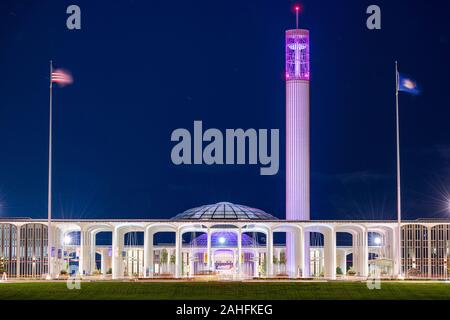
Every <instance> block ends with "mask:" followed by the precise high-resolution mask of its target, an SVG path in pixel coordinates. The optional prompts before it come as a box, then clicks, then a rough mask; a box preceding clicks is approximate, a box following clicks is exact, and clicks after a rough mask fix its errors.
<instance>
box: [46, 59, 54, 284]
mask: <svg viewBox="0 0 450 320" xmlns="http://www.w3.org/2000/svg"><path fill="white" fill-rule="evenodd" d="M52 72H53V64H52V61H51V60H50V115H49V135H48V199H47V201H48V202H47V210H48V211H47V232H48V234H47V261H48V278H50V279H51V278H52V276H53V266H52V261H51V260H52V243H53V241H52V240H53V239H52V238H53V237H52V228H51V227H52V122H53V121H52V120H53V119H52V113H53V106H52V87H53V85H52Z"/></svg>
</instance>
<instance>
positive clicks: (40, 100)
mask: <svg viewBox="0 0 450 320" xmlns="http://www.w3.org/2000/svg"><path fill="white" fill-rule="evenodd" d="M70 4H77V5H79V6H80V8H81V27H82V28H81V30H75V31H70V30H68V29H67V28H66V19H67V17H68V15H67V14H66V8H67V6H68V5H70ZM293 4H294V2H293V1H270V2H269V1H248V0H245V1H242V0H230V1H154V0H151V1H124V0H120V1H119V0H118V1H79V0H77V1H9V0H8V1H6V0H3V1H1V4H0V46H1V49H0V71H1V77H0V216H1V217H19V216H21V217H33V218H45V217H46V214H47V211H46V210H47V161H48V158H47V154H48V107H49V89H48V84H49V60H50V59H52V60H53V61H54V65H55V67H62V68H65V69H68V70H70V71H71V73H72V74H73V77H74V80H75V82H74V84H73V85H70V86H67V87H64V88H56V89H54V95H53V97H54V158H53V159H54V171H53V174H54V180H53V181H54V193H53V197H54V202H53V207H54V212H53V216H54V217H55V218H170V217H172V216H175V215H176V214H178V213H179V212H182V211H184V210H186V209H188V208H191V207H194V206H199V205H202V204H209V203H215V202H219V201H230V202H234V203H238V204H243V205H248V206H252V207H257V208H260V209H263V210H265V211H267V212H269V213H272V214H273V215H275V216H277V217H279V218H283V217H284V210H285V165H284V163H285V157H284V152H285V145H284V135H285V82H284V80H283V74H284V31H285V30H286V29H289V28H294V27H295V16H294V15H293V13H292V6H293ZM301 4H302V6H303V9H302V10H303V13H302V14H301V17H300V26H301V27H302V28H307V29H309V30H310V36H311V38H310V41H311V171H312V172H311V216H312V218H313V219H393V218H395V201H396V194H395V183H396V180H395V163H396V162H395V95H394V91H395V73H394V61H395V60H398V61H399V69H400V71H401V72H403V73H406V74H408V75H410V76H411V77H413V78H414V79H415V80H417V82H418V83H419V84H420V85H421V87H422V89H423V91H422V94H421V95H419V96H411V95H408V94H405V93H400V113H401V142H402V144H401V146H402V150H401V156H402V162H401V163H402V179H403V180H402V187H403V211H404V212H403V218H405V219H416V218H420V217H422V218H428V217H436V218H437V217H447V216H448V215H449V214H450V212H448V211H446V210H445V209H446V205H445V198H446V196H445V195H446V193H448V191H447V190H449V191H450V126H449V124H448V123H449V120H450V59H449V58H450V2H449V1H443V0H442V1H439V0H437V1H425V0H423V1H359V0H358V1H317V0H315V1H307V0H303V1H301ZM370 4H377V5H379V6H380V7H381V25H382V29H381V30H375V31H370V30H368V29H367V28H366V19H367V17H368V15H367V14H366V8H367V6H368V5H370ZM194 120H202V121H203V126H204V128H211V127H212V128H218V129H221V130H223V131H224V130H225V129H226V128H244V129H247V128H256V129H258V128H267V129H271V128H278V129H280V148H281V149H280V170H279V172H278V174H277V175H274V176H261V175H260V174H259V167H260V166H259V165H256V166H255V165H254V166H251V165H240V166H238V165H234V166H218V165H216V166H207V165H201V166H193V165H192V166H175V165H173V164H172V162H171V160H170V152H171V149H172V147H173V145H174V143H173V142H171V141H170V135H171V133H172V131H173V130H174V129H176V128H187V129H189V130H190V131H191V132H192V131H193V121H194Z"/></svg>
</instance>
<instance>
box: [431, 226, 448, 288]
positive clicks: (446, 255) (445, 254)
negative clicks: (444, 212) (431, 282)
mask: <svg viewBox="0 0 450 320" xmlns="http://www.w3.org/2000/svg"><path fill="white" fill-rule="evenodd" d="M431 229H432V227H428V230H427V231H428V239H427V240H428V241H427V246H428V278H429V279H430V278H431ZM444 254H445V255H446V256H447V253H446V252H445V253H444Z"/></svg>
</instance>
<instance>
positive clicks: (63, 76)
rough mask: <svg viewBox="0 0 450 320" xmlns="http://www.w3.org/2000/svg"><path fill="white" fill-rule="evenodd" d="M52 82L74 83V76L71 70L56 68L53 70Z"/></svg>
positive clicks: (61, 83)
mask: <svg viewBox="0 0 450 320" xmlns="http://www.w3.org/2000/svg"><path fill="white" fill-rule="evenodd" d="M52 82H55V83H58V84H60V85H63V86H64V85H67V84H71V83H73V78H72V75H71V74H70V72H68V71H66V70H63V69H55V70H53V71H52Z"/></svg>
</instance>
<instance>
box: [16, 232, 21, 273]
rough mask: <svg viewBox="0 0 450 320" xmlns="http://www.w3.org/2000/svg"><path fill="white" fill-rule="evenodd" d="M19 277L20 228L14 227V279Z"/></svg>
mask: <svg viewBox="0 0 450 320" xmlns="http://www.w3.org/2000/svg"><path fill="white" fill-rule="evenodd" d="M19 277H20V226H16V278H19Z"/></svg>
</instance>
